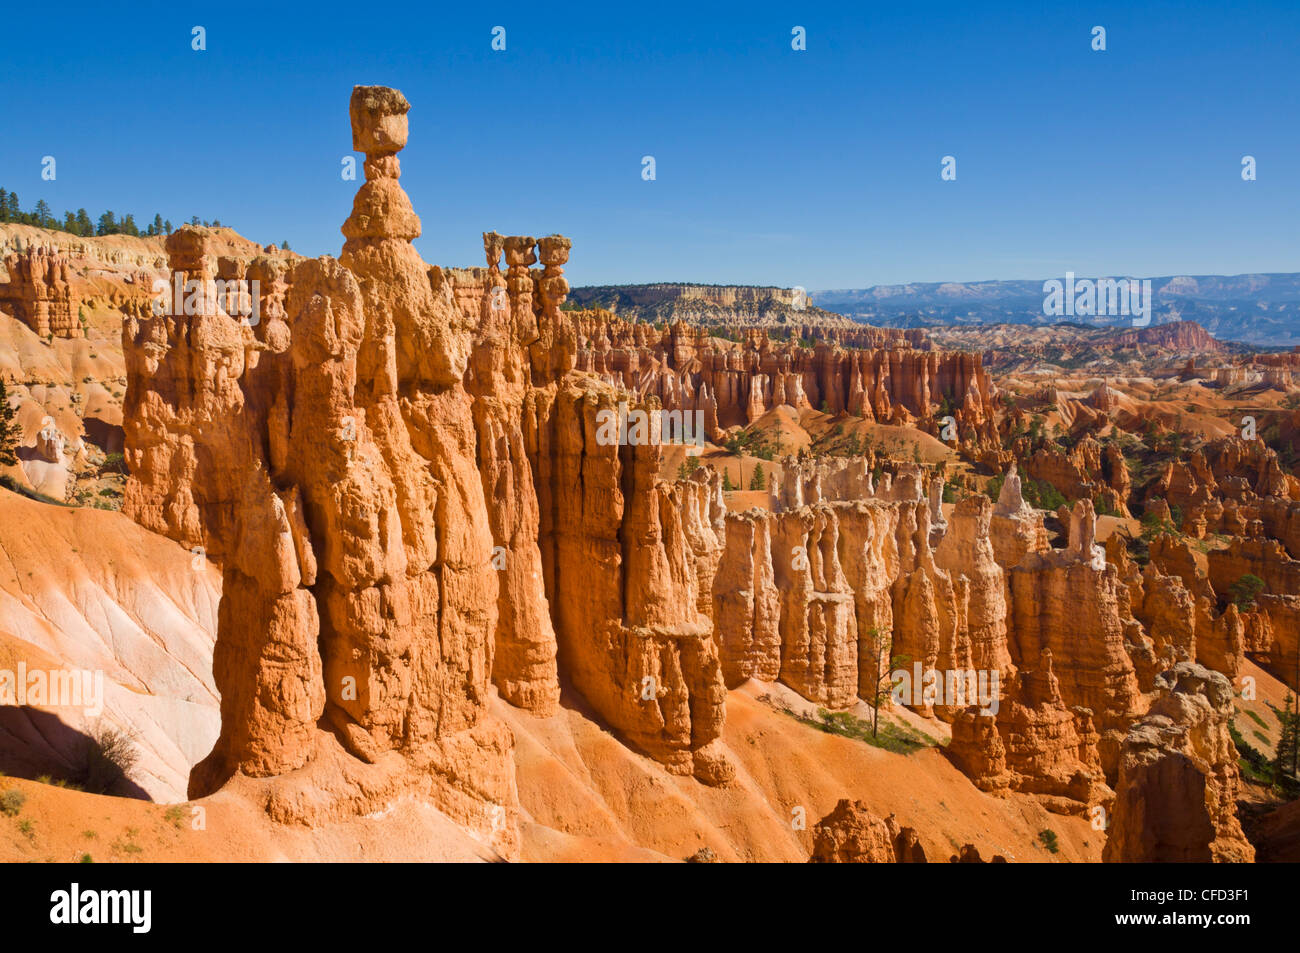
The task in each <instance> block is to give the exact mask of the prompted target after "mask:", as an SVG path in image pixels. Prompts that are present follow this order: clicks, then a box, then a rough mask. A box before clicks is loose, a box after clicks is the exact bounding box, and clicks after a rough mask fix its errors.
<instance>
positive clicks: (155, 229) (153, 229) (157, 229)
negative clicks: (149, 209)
mask: <svg viewBox="0 0 1300 953" xmlns="http://www.w3.org/2000/svg"><path fill="white" fill-rule="evenodd" d="M168 231H170V229H168ZM162 233H163V220H162V216H161V215H159V214H158V213H157V212H155V213H154V216H153V225H151V226H150V228H149V234H150V235H161V234H162Z"/></svg>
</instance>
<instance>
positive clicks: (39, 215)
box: [32, 199, 54, 228]
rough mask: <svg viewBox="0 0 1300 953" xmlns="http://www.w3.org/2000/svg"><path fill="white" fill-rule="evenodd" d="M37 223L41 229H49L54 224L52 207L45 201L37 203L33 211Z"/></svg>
mask: <svg viewBox="0 0 1300 953" xmlns="http://www.w3.org/2000/svg"><path fill="white" fill-rule="evenodd" d="M32 214H33V216H34V217H35V218H36V223H35V224H37V225H39V226H40V227H41V228H49V227H50V226H51V225H52V224H53V222H54V216H53V215H52V214H51V213H50V205H49V203H48V202H46V201H45V199H41V200H40V201H39V202H37V203H36V208H35V209H33V210H32Z"/></svg>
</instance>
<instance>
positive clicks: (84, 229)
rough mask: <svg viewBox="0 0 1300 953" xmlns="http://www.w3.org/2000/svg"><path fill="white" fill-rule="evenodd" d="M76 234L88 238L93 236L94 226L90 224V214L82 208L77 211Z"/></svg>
mask: <svg viewBox="0 0 1300 953" xmlns="http://www.w3.org/2000/svg"><path fill="white" fill-rule="evenodd" d="M77 234H78V235H84V236H85V237H87V238H89V237H90V236H91V235H94V234H95V226H94V225H92V224H91V221H90V213H88V212H87V211H86V210H85V209H84V208H79V209H77Z"/></svg>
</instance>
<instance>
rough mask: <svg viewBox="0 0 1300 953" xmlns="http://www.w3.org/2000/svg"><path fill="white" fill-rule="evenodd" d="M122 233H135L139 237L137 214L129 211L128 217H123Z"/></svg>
mask: <svg viewBox="0 0 1300 953" xmlns="http://www.w3.org/2000/svg"><path fill="white" fill-rule="evenodd" d="M122 234H123V235H134V236H137V237H139V235H140V229H139V227H138V226H137V225H136V224H135V216H134V215H132V214H130V213H129V212H128V213H127V215H126V217H125V218H124V219H122Z"/></svg>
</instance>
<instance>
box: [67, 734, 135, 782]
mask: <svg viewBox="0 0 1300 953" xmlns="http://www.w3.org/2000/svg"><path fill="white" fill-rule="evenodd" d="M135 742H136V732H135V731H134V730H129V729H121V728H116V727H114V726H112V725H106V724H103V723H102V722H101V723H100V724H99V725H97V726H95V727H94V728H92V729H90V731H89V733H88V734H87V736H86V738H85V740H84V742H83V745H82V758H81V763H80V765H79V766H78V771H77V776H76V777H75V779H74V780H75V781H76V783H77V784H80V785H81V786H82V788H84V789H85V790H87V791H89V792H91V793H92V794H108V793H109V792H110V791H112V790H113V789H114V788H116V787H118V786H119V785H120V784H122V782H124V781H128V780H130V779H131V776H132V775H133V774H134V772H135V766H136V763H137V762H138V761H139V759H140V753H139V751H137V750H136V746H135Z"/></svg>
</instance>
